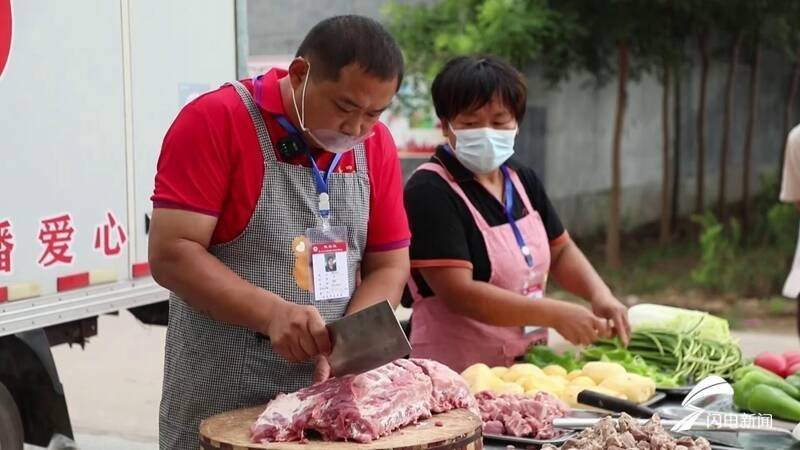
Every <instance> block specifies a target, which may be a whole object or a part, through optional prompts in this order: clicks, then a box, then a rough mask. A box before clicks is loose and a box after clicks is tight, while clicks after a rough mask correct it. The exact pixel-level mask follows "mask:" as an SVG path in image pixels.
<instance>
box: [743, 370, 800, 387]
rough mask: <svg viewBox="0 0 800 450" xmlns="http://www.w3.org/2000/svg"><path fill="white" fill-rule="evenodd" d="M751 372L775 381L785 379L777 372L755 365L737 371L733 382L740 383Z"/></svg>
mask: <svg viewBox="0 0 800 450" xmlns="http://www.w3.org/2000/svg"><path fill="white" fill-rule="evenodd" d="M751 372H758V373H763V374H765V375H767V376H769V377H770V378H773V379H775V380H783V378H782V377H781V376H780V375H778V374H776V373H775V372H771V371H769V370H767V369H764V368H763V367H759V366H756V365H755V364H750V365H749V366H744V367H740V368H738V369H736V370H735V371H734V372H733V381H739V380H741V379H742V378H744V377H745V376H746V375H747V374H749V373H751ZM798 389H800V387H798Z"/></svg>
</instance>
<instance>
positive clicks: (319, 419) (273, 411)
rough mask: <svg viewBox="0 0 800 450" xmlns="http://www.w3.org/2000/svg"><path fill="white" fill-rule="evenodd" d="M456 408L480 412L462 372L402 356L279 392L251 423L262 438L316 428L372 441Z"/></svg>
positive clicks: (327, 434) (334, 436)
mask: <svg viewBox="0 0 800 450" xmlns="http://www.w3.org/2000/svg"><path fill="white" fill-rule="evenodd" d="M455 408H467V409H470V410H471V411H473V412H475V413H476V414H478V409H477V406H476V404H475V399H474V397H473V396H472V394H470V392H469V387H468V386H467V384H466V382H465V381H464V380H463V379H462V378H461V377H460V376H459V375H458V374H457V373H455V372H453V371H452V370H450V369H449V368H447V367H446V366H444V365H442V364H439V363H437V362H434V361H430V360H421V359H411V360H406V359H398V360H396V361H394V362H392V363H390V364H386V365H385V366H381V367H379V368H377V369H374V370H371V371H369V372H366V373H363V374H360V375H347V376H344V377H341V378H333V379H330V380H328V381H326V382H324V383H320V384H317V385H314V386H311V387H308V388H305V389H301V390H299V391H297V392H295V393H293V394H280V395H278V397H277V398H275V400H273V401H271V402H270V403H269V404H268V405H267V408H266V409H265V410H264V412H263V413H261V416H259V418H258V420H256V422H255V423H254V424H253V425H252V427H251V428H250V437H251V439H252V440H253V442H261V443H266V442H276V441H278V442H281V441H299V440H302V439H304V438H305V432H306V431H307V430H314V431H316V432H318V433H319V434H320V435H321V436H322V438H323V439H325V440H346V441H348V440H352V441H356V442H371V441H372V440H374V439H378V438H380V437H381V436H385V435H387V434H389V433H391V432H392V431H394V430H396V429H398V428H400V427H403V426H405V425H409V424H412V423H416V422H417V421H419V420H421V419H427V418H429V417H431V414H432V413H438V412H444V411H448V410H450V409H455Z"/></svg>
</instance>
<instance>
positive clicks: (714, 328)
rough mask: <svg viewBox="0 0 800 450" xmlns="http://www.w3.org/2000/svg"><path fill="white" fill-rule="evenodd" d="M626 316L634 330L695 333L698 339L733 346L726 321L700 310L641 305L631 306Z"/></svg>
mask: <svg viewBox="0 0 800 450" xmlns="http://www.w3.org/2000/svg"><path fill="white" fill-rule="evenodd" d="M628 316H629V318H630V321H631V325H632V327H633V330H634V331H636V330H661V331H670V332H676V333H696V335H697V337H699V338H702V339H709V340H712V341H717V342H719V343H721V344H730V343H734V341H733V338H732V337H731V331H730V327H729V325H728V321H727V320H725V319H722V318H720V317H716V316H712V315H711V314H709V313H707V312H703V311H694V310H689V309H682V308H675V307H672V306H665V305H651V304H641V305H636V306H634V307H632V308H631V309H630V310H629V312H628Z"/></svg>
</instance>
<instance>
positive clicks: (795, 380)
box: [786, 373, 800, 390]
mask: <svg viewBox="0 0 800 450" xmlns="http://www.w3.org/2000/svg"><path fill="white" fill-rule="evenodd" d="M786 382H787V383H789V384H791V385H792V386H794V387H796V388H797V389H798V390H800V373H796V374H794V375H789V376H788V377H786Z"/></svg>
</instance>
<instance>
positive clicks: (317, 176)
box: [275, 115, 344, 219]
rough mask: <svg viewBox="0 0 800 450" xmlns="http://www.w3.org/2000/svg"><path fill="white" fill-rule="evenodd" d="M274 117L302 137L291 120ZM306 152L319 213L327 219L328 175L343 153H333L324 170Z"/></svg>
mask: <svg viewBox="0 0 800 450" xmlns="http://www.w3.org/2000/svg"><path fill="white" fill-rule="evenodd" d="M275 118H276V120H277V121H278V123H279V124H280V125H281V126H282V127H283V128H284V129H285V130H286V131H287V132H289V133H291V134H294V135H295V136H298V137H300V138H301V139H302V138H303V135H302V134H300V131H298V130H297V128H295V127H294V125H292V122H290V121H289V119H287V118H286V116H280V115H276V116H275ZM306 148H307V147H306ZM306 154H307V155H308V160H309V161H310V162H311V170H312V172H313V173H314V181H315V182H316V184H317V195H319V214H320V216H322V218H323V219H327V218H328V217H329V216H330V213H331V206H330V197H329V194H328V178H329V177H330V175H331V173H333V172H335V171H336V168H337V167H339V162H340V161H341V160H342V155H344V153H337V154H336V155H334V157H333V161H331V165H330V167H328V170H327V171H326V172H322V171H321V170H319V166H317V162H316V161H315V160H314V157H313V156H312V155H311V152H310V151H309V152H307V153H306Z"/></svg>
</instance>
